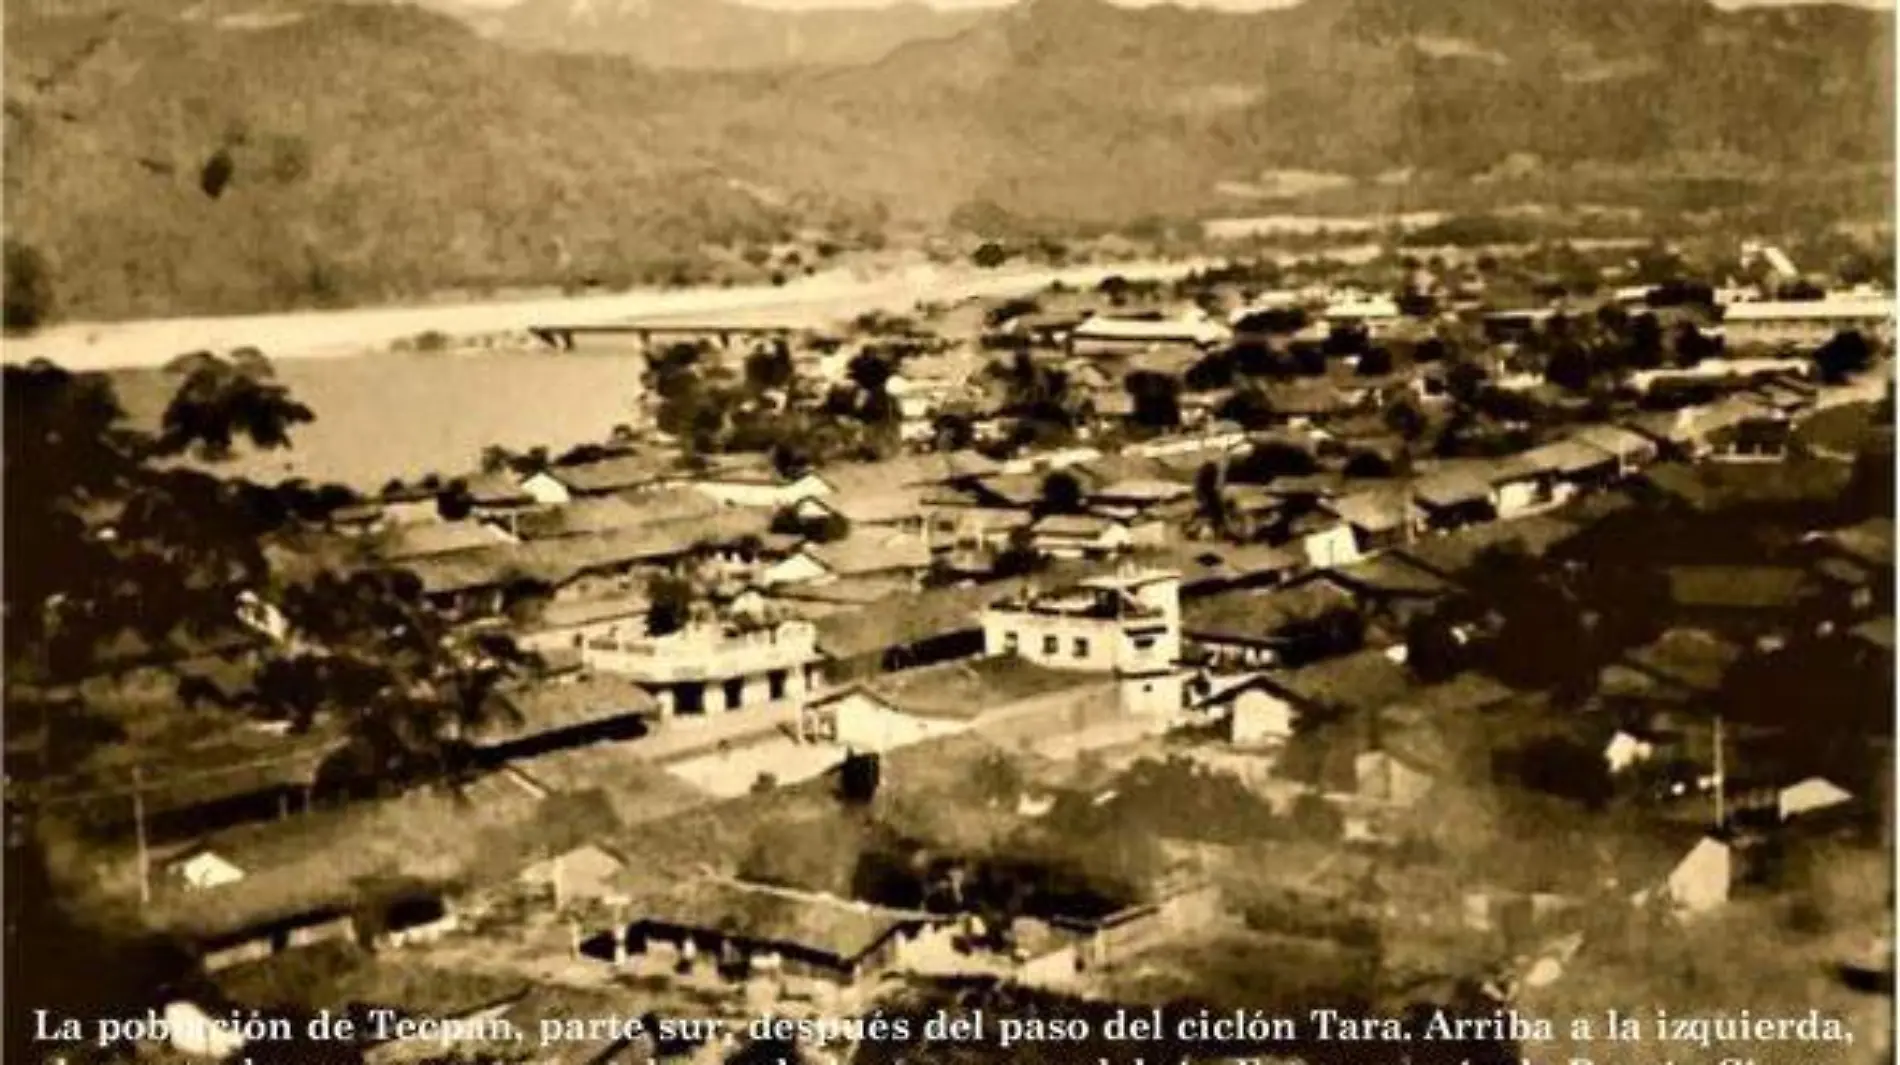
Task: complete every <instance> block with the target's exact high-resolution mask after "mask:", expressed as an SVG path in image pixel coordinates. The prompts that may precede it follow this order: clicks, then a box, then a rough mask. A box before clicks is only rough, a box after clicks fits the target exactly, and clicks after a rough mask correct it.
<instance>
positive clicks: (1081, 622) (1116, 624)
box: [983, 610, 1181, 673]
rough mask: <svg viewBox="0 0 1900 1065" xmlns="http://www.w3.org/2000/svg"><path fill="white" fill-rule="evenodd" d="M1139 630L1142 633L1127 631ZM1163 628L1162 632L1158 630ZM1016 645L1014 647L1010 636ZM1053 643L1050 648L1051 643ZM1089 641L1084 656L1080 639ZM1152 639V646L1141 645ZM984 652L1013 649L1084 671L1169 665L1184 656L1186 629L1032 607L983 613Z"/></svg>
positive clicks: (1149, 643)
mask: <svg viewBox="0 0 1900 1065" xmlns="http://www.w3.org/2000/svg"><path fill="white" fill-rule="evenodd" d="M1130 628H1135V629H1139V630H1140V634H1139V635H1135V634H1131V633H1130V632H1129V631H1128V629H1130ZM1157 630H1158V631H1157ZM1012 633H1013V634H1014V635H1015V638H1016V639H1015V649H1014V651H1013V652H1012V651H1011V650H1010V641H1009V636H1010V634H1012ZM1051 640H1053V641H1054V646H1053V648H1051V646H1050V643H1049V641H1051ZM1077 640H1082V641H1085V644H1084V645H1083V648H1082V649H1083V652H1084V653H1082V654H1081V655H1077V654H1076V649H1077V645H1076V641H1077ZM1142 641H1147V646H1145V647H1144V646H1141V642H1142ZM983 649H984V653H985V654H989V655H1002V654H1010V653H1014V654H1017V655H1019V656H1020V657H1022V658H1023V659H1024V660H1026V661H1029V662H1033V663H1035V664H1036V665H1039V666H1042V667H1044V668H1045V669H1060V670H1066V671H1072V672H1081V673H1112V672H1115V671H1116V670H1118V669H1120V670H1134V671H1154V670H1162V669H1167V668H1169V667H1170V666H1172V665H1173V664H1174V662H1175V661H1176V660H1178V659H1179V658H1180V657H1181V630H1180V626H1179V625H1178V624H1175V625H1172V626H1170V625H1168V624H1167V623H1166V622H1165V621H1159V620H1157V621H1148V622H1122V621H1114V620H1103V619H1099V618H1081V617H1072V616H1064V615H1059V614H1038V613H1032V612H1029V611H1003V610H993V611H988V612H986V613H985V614H984V615H983Z"/></svg>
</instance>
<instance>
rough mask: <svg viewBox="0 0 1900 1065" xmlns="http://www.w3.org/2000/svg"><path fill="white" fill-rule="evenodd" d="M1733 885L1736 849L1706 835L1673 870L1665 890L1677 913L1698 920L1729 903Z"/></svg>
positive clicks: (1725, 842) (1666, 881) (1664, 887)
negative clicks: (1697, 917)
mask: <svg viewBox="0 0 1900 1065" xmlns="http://www.w3.org/2000/svg"><path fill="white" fill-rule="evenodd" d="M1734 883H1735V853H1734V847H1733V846H1732V845H1731V844H1730V843H1729V842H1728V841H1726V840H1721V839H1717V838H1715V837H1714V836H1705V837H1703V838H1702V839H1700V840H1698V841H1697V842H1696V845H1695V846H1694V847H1692V848H1691V849H1690V850H1689V853H1688V854H1686V855H1684V856H1683V858H1682V860H1681V861H1680V862H1678V863H1677V864H1676V866H1675V868H1674V869H1672V870H1670V872H1669V877H1668V879H1667V880H1665V881H1664V885H1663V891H1664V896H1665V897H1666V898H1667V900H1668V901H1669V902H1670V904H1671V905H1672V906H1673V907H1674V909H1675V910H1676V912H1677V913H1679V914H1681V915H1683V916H1686V917H1695V916H1700V915H1702V914H1706V913H1710V912H1713V911H1715V910H1717V909H1720V908H1721V907H1722V906H1723V905H1725V904H1727V902H1728V900H1729V892H1730V890H1731V889H1732V888H1733V886H1734Z"/></svg>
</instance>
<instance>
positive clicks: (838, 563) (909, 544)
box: [759, 531, 930, 587]
mask: <svg viewBox="0 0 1900 1065" xmlns="http://www.w3.org/2000/svg"><path fill="white" fill-rule="evenodd" d="M929 567H930V548H929V547H928V546H926V545H925V543H924V541H923V540H921V539H919V538H917V537H914V536H909V535H906V534H904V533H877V532H868V531H867V532H858V531H853V532H852V533H851V534H849V535H848V536H846V537H845V538H844V539H842V540H835V541H831V542H828V543H808V544H804V545H802V546H801V547H799V549H798V550H797V551H794V552H793V553H792V554H790V555H788V556H786V557H785V558H783V559H781V560H779V561H777V562H774V563H773V564H771V565H770V566H768V567H766V568H765V570H764V572H762V573H761V574H760V575H759V583H760V584H761V585H764V586H765V587H773V586H776V585H786V584H810V583H822V582H826V581H835V580H840V579H848V578H872V577H883V578H897V579H899V580H902V581H909V582H915V581H916V580H917V579H918V578H919V577H920V576H921V575H922V574H923V571H924V570H926V569H928V568H929Z"/></svg>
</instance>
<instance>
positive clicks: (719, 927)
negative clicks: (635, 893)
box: [629, 879, 919, 965]
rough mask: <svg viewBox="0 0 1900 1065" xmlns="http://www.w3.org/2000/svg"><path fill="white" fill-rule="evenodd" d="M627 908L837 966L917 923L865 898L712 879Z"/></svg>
mask: <svg viewBox="0 0 1900 1065" xmlns="http://www.w3.org/2000/svg"><path fill="white" fill-rule="evenodd" d="M629 912H630V913H632V914H635V915H637V917H638V919H639V920H641V921H644V922H648V923H652V924H658V925H664V926H667V927H671V928H682V929H693V930H703V931H707V932H714V933H717V934H719V935H721V936H723V937H727V938H732V939H739V940H743V941H745V942H748V943H751V944H754V945H757V946H761V947H771V948H777V949H779V950H782V951H794V952H798V953H803V954H807V955H815V956H817V957H820V958H823V959H825V960H827V961H830V962H832V963H833V964H838V965H849V964H852V963H854V962H856V961H857V960H858V959H860V958H862V957H863V956H864V955H866V954H868V953H869V952H870V951H871V950H872V949H873V948H874V947H876V946H877V945H878V944H880V943H882V942H883V941H884V940H885V939H887V938H889V937H890V936H891V935H892V934H893V933H894V932H897V931H898V930H900V929H902V928H905V927H907V926H912V925H915V924H917V923H919V918H918V917H917V916H916V915H914V914H907V913H901V912H897V911H891V910H882V909H878V908H876V907H872V906H870V905H868V904H865V903H857V902H848V901H845V900H842V899H834V898H830V897H826V896H818V895H811V894H806V893H802V892H791V891H783V890H778V889H773V888H767V887H763V886H750V885H740V884H736V883H732V882H730V881H725V880H712V879H706V880H697V881H687V882H683V883H679V884H677V885H676V886H675V887H674V888H672V889H671V890H665V891H660V892H654V893H651V894H648V895H646V896H644V897H639V898H636V901H635V903H634V904H633V906H632V907H631V910H630V911H629Z"/></svg>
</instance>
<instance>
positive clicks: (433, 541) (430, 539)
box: [374, 521, 515, 562]
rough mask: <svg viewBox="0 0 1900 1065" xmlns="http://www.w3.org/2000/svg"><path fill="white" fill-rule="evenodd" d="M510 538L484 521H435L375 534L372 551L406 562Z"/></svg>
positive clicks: (490, 545) (392, 559) (395, 560)
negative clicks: (377, 535)
mask: <svg viewBox="0 0 1900 1065" xmlns="http://www.w3.org/2000/svg"><path fill="white" fill-rule="evenodd" d="M513 542H515V540H514V537H512V536H510V535H508V534H507V533H506V532H504V531H502V530H500V529H497V528H495V527H494V526H493V525H489V524H486V523H484V522H479V521H437V522H428V523H417V524H409V525H398V526H396V527H394V528H391V529H389V530H388V531H386V532H384V533H383V534H382V535H381V536H380V537H378V539H377V541H376V544H375V547H374V552H375V554H376V556H377V557H378V558H381V559H382V560H383V561H385V562H407V561H410V560H412V559H420V558H431V557H434V556H437V555H450V554H455V553H457V552H461V551H473V550H477V549H480V548H484V547H493V546H494V545H496V544H508V543H513Z"/></svg>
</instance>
